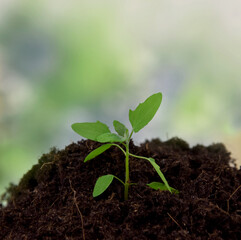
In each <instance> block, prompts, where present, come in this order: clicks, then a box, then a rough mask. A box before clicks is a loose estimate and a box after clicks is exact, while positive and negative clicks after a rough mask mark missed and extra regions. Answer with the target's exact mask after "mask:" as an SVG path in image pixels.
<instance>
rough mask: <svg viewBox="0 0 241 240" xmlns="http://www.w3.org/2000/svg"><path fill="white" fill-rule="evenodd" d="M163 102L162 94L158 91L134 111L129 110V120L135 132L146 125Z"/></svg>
mask: <svg viewBox="0 0 241 240" xmlns="http://www.w3.org/2000/svg"><path fill="white" fill-rule="evenodd" d="M161 102H162V94H161V93H156V94H154V95H152V96H150V97H149V98H147V99H146V101H145V102H143V103H140V104H139V105H138V107H137V108H136V109H135V110H134V111H132V110H129V120H130V122H131V125H132V127H133V131H134V132H135V133H137V132H139V131H140V130H141V129H142V128H143V127H145V126H146V125H147V124H148V123H149V122H150V121H151V120H152V118H153V117H154V116H155V114H156V112H157V110H158V108H159V107H160V105H161Z"/></svg>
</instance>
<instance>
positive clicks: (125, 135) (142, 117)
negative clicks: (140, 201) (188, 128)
mask: <svg viewBox="0 0 241 240" xmlns="http://www.w3.org/2000/svg"><path fill="white" fill-rule="evenodd" d="M161 101H162V94H161V93H160V92H159V93H156V94H153V95H152V96H150V97H149V98H147V99H146V100H145V102H143V103H140V104H139V105H138V106H137V108H136V109H135V110H134V111H132V110H129V120H130V123H131V126H132V130H131V132H130V133H129V130H128V129H127V128H126V126H125V125H124V124H122V123H120V122H119V121H117V120H114V121H113V126H114V128H115V131H116V132H117V134H115V133H112V132H111V131H110V130H109V128H108V126H107V125H105V124H104V123H102V122H99V121H97V122H84V123H74V124H73V125H72V129H73V130H74V131H75V132H76V133H78V134H79V135H80V136H82V137H84V138H87V139H90V140H93V141H97V142H100V143H105V144H103V145H102V146H100V147H98V148H96V149H95V150H93V151H92V152H90V153H89V154H88V155H87V156H86V158H85V160H84V162H87V161H89V160H91V159H93V158H95V157H96V156H98V155H100V154H101V153H103V152H104V151H106V150H107V149H109V148H110V147H112V146H115V147H118V148H119V149H120V150H121V151H122V152H123V154H124V155H125V181H122V180H121V179H120V178H118V177H117V176H114V175H112V174H107V175H104V176H101V177H99V178H98V179H97V181H96V183H95V187H94V190H93V197H97V196H99V195H100V194H102V193H103V192H104V191H105V190H106V189H107V188H108V187H109V186H110V184H111V182H112V181H113V179H114V178H116V179H117V180H118V181H120V182H121V183H122V184H123V185H124V200H127V199H128V191H129V186H130V185H131V184H133V183H131V181H130V174H129V172H130V170H129V157H130V156H132V157H135V158H140V159H144V160H147V161H148V162H149V163H150V164H151V165H152V166H153V168H154V169H155V170H156V172H157V174H158V175H159V176H160V178H161V180H162V182H163V183H161V182H152V183H149V184H147V185H148V186H149V187H151V188H153V189H155V190H161V191H169V192H171V193H177V192H178V191H177V190H176V189H174V188H171V187H170V186H169V184H168V182H167V180H166V178H165V177H164V175H163V173H162V172H161V170H160V167H159V165H158V164H157V163H156V162H155V160H154V159H153V158H150V157H143V156H137V155H134V154H132V153H130V152H129V143H130V139H131V137H132V135H133V133H137V132H139V131H140V130H141V129H142V128H144V127H145V126H146V125H147V124H148V123H149V122H150V121H151V120H152V118H153V117H154V115H155V114H156V112H157V110H158V108H159V106H160V104H161Z"/></svg>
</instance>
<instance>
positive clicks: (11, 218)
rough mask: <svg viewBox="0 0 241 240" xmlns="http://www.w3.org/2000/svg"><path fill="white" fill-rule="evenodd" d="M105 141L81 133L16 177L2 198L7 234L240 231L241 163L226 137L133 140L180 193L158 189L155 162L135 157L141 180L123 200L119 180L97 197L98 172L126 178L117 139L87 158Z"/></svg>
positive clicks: (183, 235) (199, 237)
mask: <svg viewBox="0 0 241 240" xmlns="http://www.w3.org/2000/svg"><path fill="white" fill-rule="evenodd" d="M100 145H101V144H100V143H97V142H93V141H90V140H82V141H80V142H78V143H72V144H70V145H69V146H67V147H66V148H65V149H64V150H57V149H52V150H51V151H50V152H49V153H48V154H44V155H43V156H42V157H41V158H40V160H39V162H38V164H36V165H34V166H33V167H32V169H31V170H30V171H28V172H27V173H26V174H25V175H24V176H23V178H22V179H21V181H20V183H19V184H18V185H11V186H10V187H9V189H8V191H7V192H6V193H5V195H4V197H5V199H7V200H8V205H7V207H3V206H1V205H0V239H4V240H5V239H6V240H7V239H11V240H23V239H25V240H34V239H44V240H52V239H66V240H67V239H69V240H70V239H72V240H75V239H85V240H95V239H98V240H101V239H113V240H121V239H123V240H129V239H130V240H145V239H154V240H155V239H161V240H162V239H170V240H173V239H187V240H188V239H195V240H203V239H213V240H214V239H215V240H216V239H219V240H221V239H232V240H235V239H237V240H239V239H241V187H240V185H241V169H237V167H236V166H235V163H234V161H233V160H232V158H231V157H230V153H228V152H227V150H226V149H225V147H224V146H223V145H222V144H213V145H210V146H208V147H204V146H202V145H197V146H194V147H192V148H190V147H189V145H188V144H187V143H186V142H185V141H183V140H181V139H178V138H173V139H170V140H168V141H165V142H162V141H161V140H159V139H153V140H152V141H146V142H144V143H143V144H141V145H140V146H135V145H134V144H133V142H131V143H130V152H131V153H133V154H136V155H141V156H146V157H152V158H154V159H155V160H156V163H157V164H158V165H159V166H160V168H161V171H162V172H163V173H164V175H165V177H166V179H167V181H168V183H169V185H170V186H171V187H173V188H175V189H178V190H179V192H180V193H179V194H171V193H169V192H167V191H156V190H154V189H151V188H149V187H148V186H147V185H146V184H147V183H150V182H159V181H160V182H161V180H160V178H159V176H158V174H157V173H156V171H155V170H154V169H153V167H152V166H151V164H150V163H149V162H147V161H145V160H142V159H135V158H132V157H131V158H130V179H131V182H133V183H137V184H136V185H132V186H131V187H130V189H129V199H128V200H127V201H123V194H124V193H123V191H124V189H123V185H121V184H120V182H119V181H117V180H114V181H113V183H112V184H111V185H110V187H109V188H108V189H107V190H106V191H105V192H104V194H102V195H100V196H99V197H97V198H93V197H92V191H93V188H94V185H95V182H96V180H97V178H98V177H100V176H102V175H105V174H114V175H116V176H118V177H119V178H120V179H122V180H123V179H124V178H125V176H124V174H125V170H124V169H125V166H124V162H125V161H124V155H123V153H122V152H121V151H120V150H119V149H118V148H116V147H111V148H110V149H109V150H107V151H106V152H104V153H103V154H101V155H100V156H98V157H96V158H95V159H93V160H91V161H89V162H87V163H84V162H83V160H84V158H85V157H86V155H87V154H88V153H89V152H91V151H92V150H94V149H95V148H97V147H98V146H100Z"/></svg>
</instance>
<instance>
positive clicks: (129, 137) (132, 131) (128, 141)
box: [128, 130, 134, 142]
mask: <svg viewBox="0 0 241 240" xmlns="http://www.w3.org/2000/svg"><path fill="white" fill-rule="evenodd" d="M133 132H134V130H132V131H131V134H130V136H129V138H128V142H129V141H130V140H131V137H132V134H133Z"/></svg>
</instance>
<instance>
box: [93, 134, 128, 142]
mask: <svg viewBox="0 0 241 240" xmlns="http://www.w3.org/2000/svg"><path fill="white" fill-rule="evenodd" d="M124 140H125V139H124V138H122V137H120V136H118V135H117V134H115V133H104V134H102V135H100V136H98V137H97V139H96V141H98V142H101V143H106V142H123V141H124Z"/></svg>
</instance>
